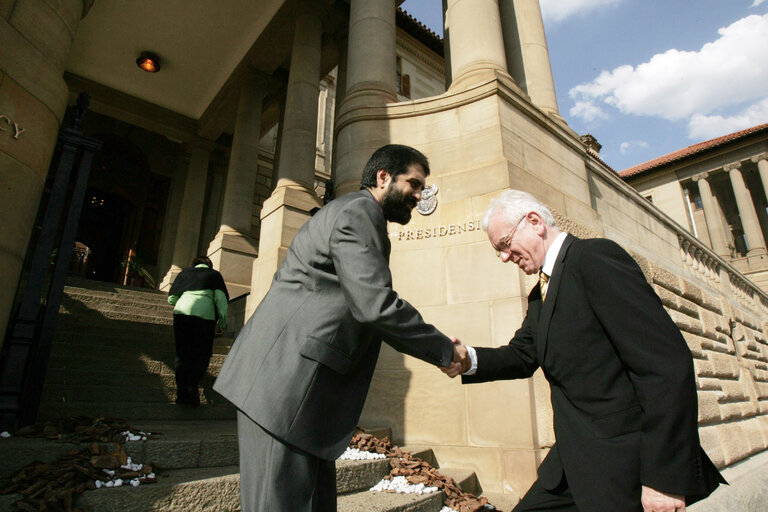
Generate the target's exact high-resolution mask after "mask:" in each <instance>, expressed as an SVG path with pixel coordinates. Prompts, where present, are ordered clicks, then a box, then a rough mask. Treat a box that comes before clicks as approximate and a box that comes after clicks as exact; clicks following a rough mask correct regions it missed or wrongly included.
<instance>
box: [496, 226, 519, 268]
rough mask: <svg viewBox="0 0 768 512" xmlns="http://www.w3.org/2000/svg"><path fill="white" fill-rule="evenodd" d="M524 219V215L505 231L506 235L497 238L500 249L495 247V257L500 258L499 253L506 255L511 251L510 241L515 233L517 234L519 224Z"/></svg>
mask: <svg viewBox="0 0 768 512" xmlns="http://www.w3.org/2000/svg"><path fill="white" fill-rule="evenodd" d="M524 221H525V217H523V218H522V219H520V222H518V223H517V224H515V226H514V227H513V228H512V229H511V230H510V231H509V233H507V236H505V237H503V238H502V239H501V240H499V246H500V247H501V249H496V257H497V258H501V255H502V254H504V255H506V256H510V255H511V253H512V248H511V247H510V245H511V244H512V241H513V240H514V238H515V235H516V234H517V230H518V229H519V228H520V224H522V223H523V222H524Z"/></svg>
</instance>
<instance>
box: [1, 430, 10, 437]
mask: <svg viewBox="0 0 768 512" xmlns="http://www.w3.org/2000/svg"><path fill="white" fill-rule="evenodd" d="M0 437H11V434H10V433H9V432H5V431H3V432H0Z"/></svg>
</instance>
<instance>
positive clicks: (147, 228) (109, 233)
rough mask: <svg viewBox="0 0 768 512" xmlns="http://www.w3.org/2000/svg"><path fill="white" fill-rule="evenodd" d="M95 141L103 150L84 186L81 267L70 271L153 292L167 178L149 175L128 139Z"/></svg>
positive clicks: (78, 248)
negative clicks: (85, 187)
mask: <svg viewBox="0 0 768 512" xmlns="http://www.w3.org/2000/svg"><path fill="white" fill-rule="evenodd" d="M98 138H99V139H100V140H102V142H103V145H102V148H101V151H100V152H99V154H98V156H97V159H96V161H95V162H94V166H93V170H92V171H91V178H90V180H89V183H88V185H89V186H88V193H87V194H86V198H85V203H84V204H83V213H82V215H81V219H80V226H79V230H78V236H77V242H78V243H77V244H76V247H75V251H76V252H78V253H79V257H80V264H79V265H78V266H77V268H76V270H75V269H73V270H75V271H76V272H77V273H79V274H80V275H82V276H83V277H88V278H90V279H96V280H99V281H110V282H115V283H120V284H134V285H139V286H149V287H153V286H154V284H155V280H156V277H157V258H158V253H159V251H160V237H161V230H162V224H163V217H164V216H165V206H166V202H167V198H168V191H169V187H170V179H169V178H167V177H165V176H162V175H159V174H156V173H153V172H151V170H150V165H149V161H148V159H147V157H146V155H145V154H144V153H143V152H142V151H141V149H140V148H139V147H138V146H136V145H135V144H134V143H133V142H131V141H130V140H128V139H125V138H123V137H119V136H116V135H111V134H103V135H100V136H98ZM129 259H130V260H133V264H132V265H128V264H127V262H128V260H129ZM139 267H140V268H141V269H143V270H144V271H143V272H141V274H138V273H136V272H135V270H136V269H137V268H139ZM129 281H130V282H129Z"/></svg>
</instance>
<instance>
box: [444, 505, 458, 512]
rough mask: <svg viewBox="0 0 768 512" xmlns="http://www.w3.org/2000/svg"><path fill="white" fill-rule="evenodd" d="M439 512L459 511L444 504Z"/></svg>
mask: <svg viewBox="0 0 768 512" xmlns="http://www.w3.org/2000/svg"><path fill="white" fill-rule="evenodd" d="M440 512H459V511H458V510H453V509H452V508H451V507H448V506H445V507H443V508H441V509H440Z"/></svg>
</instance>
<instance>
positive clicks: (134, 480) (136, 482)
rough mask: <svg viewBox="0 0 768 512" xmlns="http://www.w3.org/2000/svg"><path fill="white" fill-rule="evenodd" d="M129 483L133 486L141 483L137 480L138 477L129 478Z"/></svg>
mask: <svg viewBox="0 0 768 512" xmlns="http://www.w3.org/2000/svg"><path fill="white" fill-rule="evenodd" d="M131 485H132V486H134V487H138V486H139V485H141V482H139V479H138V478H134V479H133V480H131Z"/></svg>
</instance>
